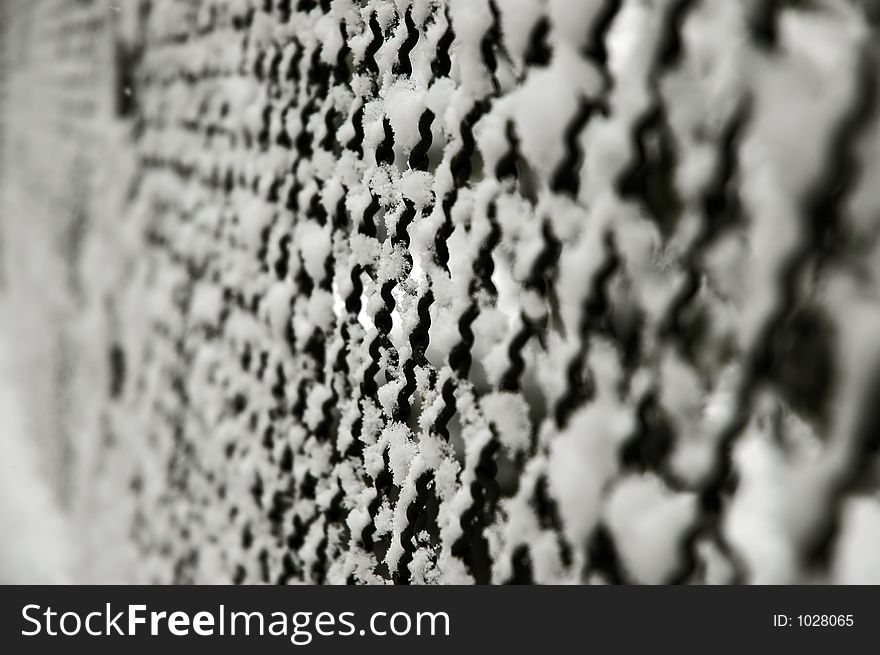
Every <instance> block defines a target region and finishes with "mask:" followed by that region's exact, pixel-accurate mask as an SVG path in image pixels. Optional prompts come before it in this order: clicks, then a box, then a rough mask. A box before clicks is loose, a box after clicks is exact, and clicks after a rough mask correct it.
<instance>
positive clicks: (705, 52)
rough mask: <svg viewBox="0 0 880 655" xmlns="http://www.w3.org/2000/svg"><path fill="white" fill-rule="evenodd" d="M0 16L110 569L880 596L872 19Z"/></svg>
mask: <svg viewBox="0 0 880 655" xmlns="http://www.w3.org/2000/svg"><path fill="white" fill-rule="evenodd" d="M0 7H2V19H0V21H2V22H0V30H2V39H3V41H2V44H3V47H2V50H3V54H2V62H3V63H2V66H0V70H2V72H0V103H2V104H0V115H2V123H0V153H2V164H0V203H2V205H0V212H2V223H0V230H2V232H0V248H2V250H0V262H2V266H3V270H2V273H0V280H2V284H3V291H2V293H3V294H4V295H5V296H7V297H8V300H7V301H5V305H4V307H5V308H6V309H5V311H6V313H8V314H12V315H13V317H14V318H13V319H10V321H11V322H12V323H14V324H16V325H17V326H18V328H17V331H15V330H12V331H11V333H12V334H13V335H14V338H13V339H12V343H13V344H16V343H22V344H28V343H30V344H32V345H31V346H27V345H23V346H21V348H22V349H27V348H28V347H30V349H31V350H32V351H34V352H38V353H40V358H41V360H42V363H41V364H40V366H34V367H33V368H32V370H30V371H29V373H28V375H29V376H30V377H31V378H36V379H33V380H32V381H31V382H29V383H28V384H29V386H30V388H33V389H35V390H42V391H40V393H42V394H43V396H39V394H37V395H38V397H39V398H40V399H38V400H36V401H34V405H35V406H34V407H33V408H31V409H30V410H28V413H29V414H30V415H33V416H35V417H36V418H35V419H34V421H35V426H36V427H34V429H33V432H34V435H35V436H34V437H33V438H34V439H41V440H43V443H41V444H40V447H39V452H46V453H49V455H47V457H50V458H54V459H53V462H54V463H51V464H50V465H49V477H51V478H52V480H53V485H54V486H55V493H56V495H58V496H59V497H60V498H63V499H64V503H62V505H63V509H62V511H63V512H64V513H65V514H66V515H68V516H69V517H70V521H71V528H70V529H71V530H73V531H81V532H83V533H84V534H86V535H87V536H86V537H84V538H83V540H82V541H83V543H82V544H80V546H79V548H80V550H81V551H82V552H83V553H85V555H84V556H83V557H84V559H85V560H86V561H90V562H91V561H94V560H95V559H97V558H101V559H102V562H103V563H102V564H93V565H91V566H93V567H95V568H93V569H91V570H89V569H88V567H86V568H85V569H82V570H87V571H88V572H87V573H86V575H87V576H91V577H92V578H93V579H96V580H99V581H126V582H127V581H136V582H161V583H172V582H176V583H181V582H198V583H201V582H230V581H231V582H236V583H301V582H306V583H398V584H407V583H413V584H436V583H622V582H623V583H626V582H638V583H733V582H758V583H768V582H773V583H779V582H832V583H833V582H880V554H878V552H880V549H878V548H877V543H878V542H880V496H878V491H880V458H878V448H880V415H878V411H877V405H876V399H877V397H878V394H880V338H878V335H880V191H878V188H877V185H878V182H880V86H878V85H880V33H878V25H880V21H878V14H880V12H878V9H877V3H874V2H871V1H868V0H861V1H857V0H800V1H797V0H743V1H732V0H361V1H356V0H202V1H198V0H152V1H147V0H137V1H134V0H133V1H132V2H125V1H124V0H116V1H115V2H108V1H104V0H75V1H73V0H72V1H69V2H66V1H63V0H41V1H39V2H28V1H26V0H22V1H21V2H16V1H14V0H6V2H4V3H0ZM34 371H44V372H45V373H43V374H39V373H35V372H34ZM40 375H43V377H44V378H45V379H42V378H40V377H39V376H40ZM35 393H36V392H35ZM31 395H33V394H31ZM44 396H45V398H44ZM29 438H30V437H29ZM55 460H57V461H55ZM4 493H9V491H5V492H4Z"/></svg>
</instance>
